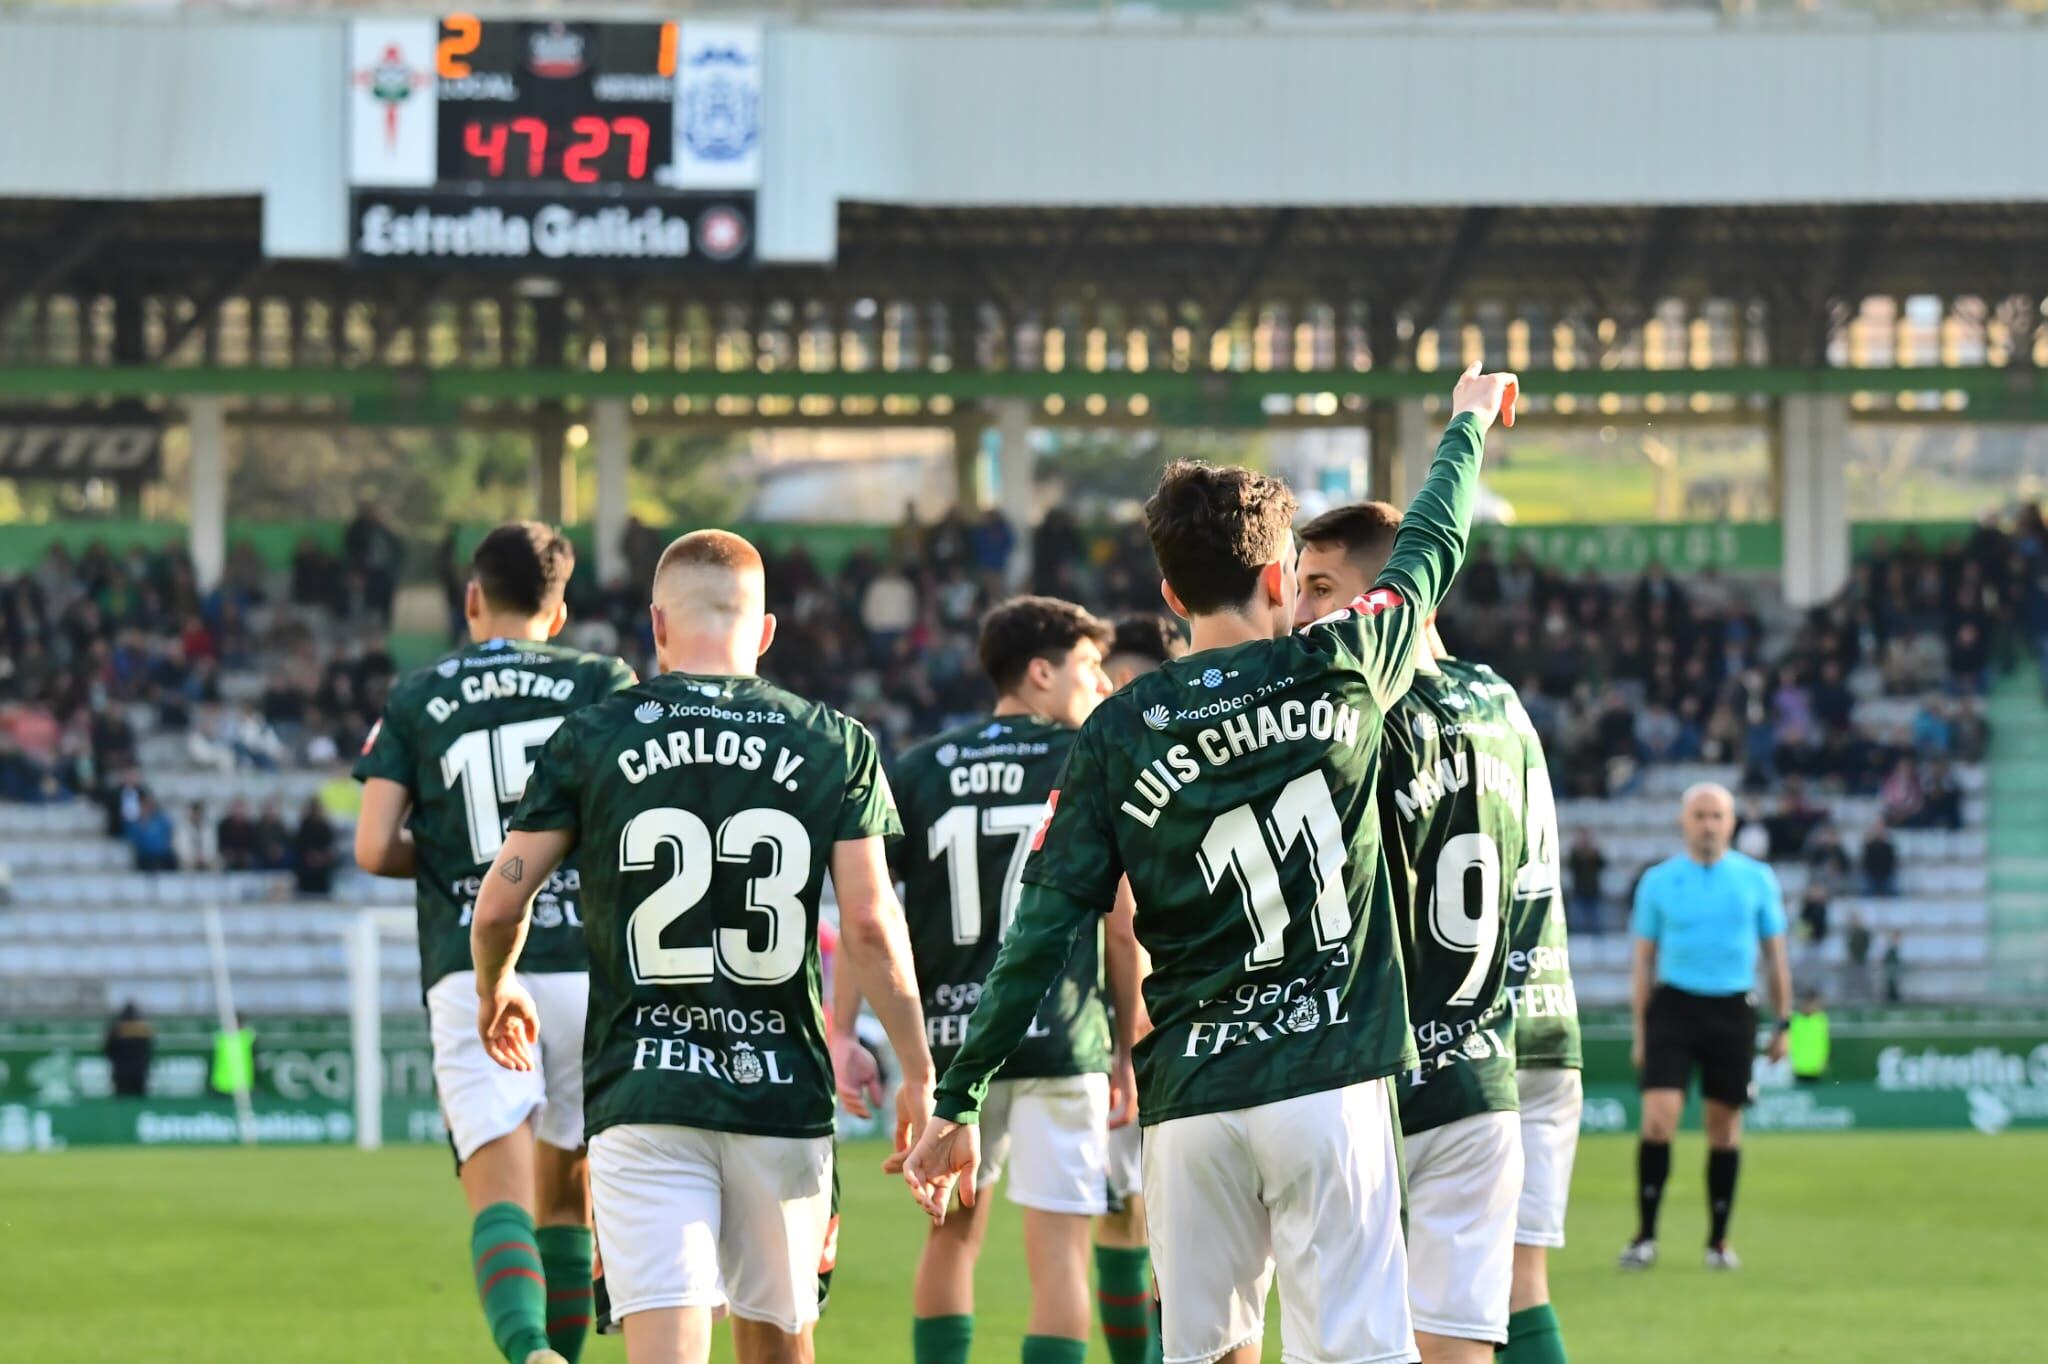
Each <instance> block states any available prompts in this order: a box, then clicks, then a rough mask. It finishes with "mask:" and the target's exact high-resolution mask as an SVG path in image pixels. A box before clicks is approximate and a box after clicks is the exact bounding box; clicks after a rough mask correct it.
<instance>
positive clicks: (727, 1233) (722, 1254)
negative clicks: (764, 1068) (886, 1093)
mask: <svg viewBox="0 0 2048 1364" xmlns="http://www.w3.org/2000/svg"><path fill="white" fill-rule="evenodd" d="M590 1197H591V1205H592V1207H593V1209H594V1211H595V1213H596V1221H597V1249H598V1253H599V1254H600V1255H602V1256H603V1257H604V1278H605V1284H606V1286H607V1288H608V1289H609V1291H610V1293H611V1300H612V1317H613V1319H614V1320H617V1321H623V1320H625V1319H626V1318H627V1317H630V1316H632V1315H633V1314H634V1313H636V1312H649V1311H654V1310H657V1309H660V1308H665V1307H708V1308H711V1309H713V1310H714V1311H718V1310H720V1309H724V1310H729V1311H730V1312H731V1313H732V1314H733V1315H734V1316H736V1317H744V1318H745V1319H746V1320H748V1321H759V1322H766V1323H768V1324H769V1325H771V1326H775V1327H778V1328H780V1329H781V1330H783V1331H786V1332H789V1333H790V1334H792V1335H793V1334H795V1333H796V1332H798V1331H801V1330H802V1329H803V1328H804V1327H805V1326H806V1325H808V1324H810V1323H811V1322H814V1321H816V1320H817V1319H818V1268H819V1265H820V1264H821V1263H822V1261H823V1259H824V1255H825V1242H826V1238H827V1237H828V1236H829V1235H830V1233H831V1227H832V1138H830V1137H754V1136H743V1135H740V1134H738V1133H733V1132H707V1131H705V1130H703V1129H702V1128H696V1127H668V1126H657V1125H639V1124H628V1125H624V1126H619V1127H607V1128H606V1129H605V1130H604V1131H602V1132H600V1133H598V1134H597V1136H596V1137H594V1138H592V1139H591V1143H590Z"/></svg>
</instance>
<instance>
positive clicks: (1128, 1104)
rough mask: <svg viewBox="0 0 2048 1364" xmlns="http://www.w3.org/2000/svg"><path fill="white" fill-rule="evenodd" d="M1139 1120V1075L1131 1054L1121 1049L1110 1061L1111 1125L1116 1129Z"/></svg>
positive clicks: (1112, 1129)
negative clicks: (1133, 1068)
mask: <svg viewBox="0 0 2048 1364" xmlns="http://www.w3.org/2000/svg"><path fill="white" fill-rule="evenodd" d="M1137 1120H1138V1075H1137V1072H1136V1071H1134V1070H1132V1069H1131V1054H1130V1053H1129V1052H1127V1051H1120V1052H1118V1053H1117V1054H1116V1056H1115V1057H1114V1058H1112V1059H1111V1061H1110V1063H1109V1126H1110V1130H1111V1131H1114V1130H1116V1129H1117V1128H1119V1127H1129V1126H1130V1125H1131V1124H1132V1123H1134V1122H1136V1121H1137Z"/></svg>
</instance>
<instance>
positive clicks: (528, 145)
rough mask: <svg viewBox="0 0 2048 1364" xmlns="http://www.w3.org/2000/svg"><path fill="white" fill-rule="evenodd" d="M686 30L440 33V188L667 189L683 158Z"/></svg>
mask: <svg viewBox="0 0 2048 1364" xmlns="http://www.w3.org/2000/svg"><path fill="white" fill-rule="evenodd" d="M676 43H677V25H676V24H675V23H673V22H670V23H662V24H583V23H561V22H554V23H545V22H541V23H535V22H526V21H518V22H498V21H493V22H490V23H484V22H481V21H479V20H477V19H475V18H472V17H471V16H469V15H456V16H454V17H452V18H448V19H444V20H442V21H441V32H440V38H439V41H438V43H437V45H436V49H435V74H436V83H437V85H438V90H437V94H438V96H439V100H440V105H441V109H440V114H441V117H440V135H439V137H438V138H437V140H436V149H435V169H436V178H437V179H438V180H440V181H441V182H442V183H444V184H445V183H449V182H452V181H461V180H477V181H484V182H487V183H491V184H508V185H545V186H549V187H552V188H565V187H568V186H582V187H586V188H587V187H602V186H634V187H643V188H644V187H648V186H660V185H662V184H663V183H664V182H665V181H666V180H667V178H668V170H669V166H670V163H671V161H672V159H673V156H674V151H675V136H674V123H675V117H674V115H675V87H676V79H675V77H676Z"/></svg>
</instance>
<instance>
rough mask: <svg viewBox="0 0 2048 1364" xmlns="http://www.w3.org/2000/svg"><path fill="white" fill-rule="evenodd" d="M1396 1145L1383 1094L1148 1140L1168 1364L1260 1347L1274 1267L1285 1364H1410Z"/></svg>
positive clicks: (1292, 1104)
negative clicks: (1381, 1363) (1394, 1363)
mask: <svg viewBox="0 0 2048 1364" xmlns="http://www.w3.org/2000/svg"><path fill="white" fill-rule="evenodd" d="M1394 1132H1395V1122H1394V1110H1393V1103H1392V1100H1391V1099H1390V1097H1389V1095H1388V1093H1387V1082H1386V1081H1385V1080H1372V1081H1368V1082H1367V1083H1365V1084H1357V1085H1351V1086H1348V1087H1347V1088H1344V1089H1333V1090H1326V1091H1324V1092H1322V1093H1319V1094H1304V1095H1302V1096H1300V1097H1299V1098H1293V1099H1282V1100H1280V1101H1279V1102H1277V1103H1270V1104H1261V1105H1259V1106H1258V1107H1256V1108H1240V1109H1236V1110H1233V1111H1231V1112H1228V1113H1201V1114H1196V1115H1195V1116H1193V1117H1187V1118H1174V1119H1171V1120H1169V1121H1166V1122H1162V1123H1155V1124H1154V1125H1153V1126H1151V1127H1148V1128H1146V1129H1145V1217H1146V1221H1147V1222H1148V1223H1149V1224H1150V1225H1149V1228H1148V1230H1149V1233H1150V1234H1149V1239H1150V1241H1151V1243H1152V1272H1153V1275H1154V1276H1155V1277H1156V1278H1157V1279H1158V1281H1159V1302H1160V1307H1161V1311H1162V1317H1161V1327H1162V1334H1163V1336H1164V1340H1163V1342H1162V1343H1163V1345H1164V1352H1165V1364H1207V1361H1210V1360H1213V1359H1215V1358H1216V1357H1217V1356H1219V1355H1221V1354H1224V1353H1225V1352H1227V1351H1229V1350H1233V1349H1236V1348H1237V1347H1238V1346H1240V1345H1245V1344H1249V1343H1251V1342H1254V1341H1258V1340H1260V1339H1263V1338H1264V1336H1265V1332H1266V1293H1267V1290H1268V1289H1269V1288H1270V1287H1271V1285H1272V1282H1273V1275H1274V1271H1275V1268H1276V1265H1277V1268H1278V1271H1279V1276H1280V1335H1281V1346H1282V1354H1281V1358H1283V1359H1285V1360H1287V1361H1289V1364H1379V1361H1394V1360H1412V1359H1414V1358H1415V1357H1416V1355H1415V1334H1414V1331H1413V1329H1412V1328H1411V1326H1410V1324H1409V1317H1408V1252H1407V1248H1406V1247H1405V1245H1404V1244H1403V1242H1402V1237H1401V1172H1400V1168H1399V1160H1398V1157H1397V1156H1396V1154H1395V1146H1396V1143H1395V1139H1394Z"/></svg>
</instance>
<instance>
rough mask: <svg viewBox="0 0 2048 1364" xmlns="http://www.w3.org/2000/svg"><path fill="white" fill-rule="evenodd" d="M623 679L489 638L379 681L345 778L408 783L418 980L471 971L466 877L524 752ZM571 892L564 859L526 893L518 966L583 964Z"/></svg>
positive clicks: (574, 657) (488, 840)
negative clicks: (391, 682)
mask: <svg viewBox="0 0 2048 1364" xmlns="http://www.w3.org/2000/svg"><path fill="white" fill-rule="evenodd" d="M632 685H633V670H632V669H631V668H629V667H627V666H626V665H625V664H624V663H622V662H620V661H619V660H618V659H616V658H610V657H606V656H604V655H601V654H587V653H584V652H583V651H581V650H580V649H571V648H568V647H567V646H565V645H560V644H554V643H550V642H535V641H531V640H511V639H492V640H486V641H484V642H483V643H482V644H472V645H470V646H469V647H468V648H465V649H459V650H457V651H456V652H454V653H452V654H450V655H448V656H447V657H446V658H444V659H442V660H441V661H440V662H438V663H436V664H434V665H433V666H431V667H427V668H421V669H420V670H419V671H417V672H414V673H411V674H408V675H407V676H406V677H404V678H402V679H401V680H400V681H399V682H398V684H397V685H396V686H394V687H393V688H392V689H391V695H390V697H389V698H387V699H386V701H385V703H384V714H383V716H382V718H380V719H379V720H378V721H377V724H376V727H375V728H374V729H372V730H371V731H370V737H369V739H368V741H367V742H365V743H364V744H363V751H362V755H361V756H360V757H358V758H357V759H356V765H355V778H356V780H357V781H367V780H368V779H370V778H371V777H382V778H384V779H385V780H387V781H395V782H397V783H398V784H399V785H401V786H403V787H404V788H405V789H406V790H407V791H409V792H411V793H412V814H411V816H410V819H409V822H408V827H409V828H410V829H411V830H412V841H413V850H414V857H415V860H416V862H417V864H418V875H417V878H416V885H415V892H414V898H415V900H416V902H417V905H418V909H419V938H420V984H421V985H422V986H423V987H425V988H429V989H431V988H432V987H433V984H434V982H435V981H437V980H440V979H441V978H442V977H443V976H447V975H451V974H453V973H454V972H457V971H467V970H469V969H471V965H472V963H471V961H470V956H469V920H470V916H471V914H473V913H474V912H475V909H476V893H477V887H478V885H479V884H480V882H481V880H482V877H483V874H484V873H485V872H486V871H488V870H490V866H491V859H492V858H494V857H496V856H497V855H498V846H499V844H501V843H503V842H504V841H505V817H506V816H507V815H508V814H510V813H511V811H512V807H513V806H514V805H515V804H516V803H517V802H518V800H519V794H520V792H521V791H523V790H524V789H525V788H526V779H527V774H528V773H529V772H531V771H532V770H533V755H534V753H535V752H536V751H537V750H538V749H539V748H540V746H541V745H542V744H543V743H545V742H547V738H548V736H549V735H551V734H553V733H554V732H555V727H556V726H557V725H560V724H561V723H562V720H563V717H565V716H567V715H568V714H569V713H570V712H572V711H575V710H579V709H581V708H582V707H584V706H587V705H589V704H590V703H591V702H593V701H599V700H602V699H603V698H605V697H607V696H610V695H611V694H612V693H613V692H615V691H618V690H619V689H620V688H622V687H630V686H632ZM580 902H581V880H580V877H579V875H578V873H577V868H576V864H575V863H574V862H569V863H565V864H564V865H563V866H562V867H561V869H560V870H558V871H557V872H556V873H555V874H554V875H553V876H551V877H549V878H548V883H547V884H546V885H545V886H543V887H541V891H540V895H539V897H538V898H537V899H536V900H535V901H534V907H533V929H532V932H531V934H530V936H529V937H528V938H527V943H526V952H525V955H524V956H523V957H522V958H521V959H520V963H519V966H520V969H521V970H524V971H535V972H540V971H581V970H583V969H585V962H586V960H587V959H586V957H585V955H584V950H583V931H582V919H581V916H580V913H579V909H578V906H579V904H580Z"/></svg>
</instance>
